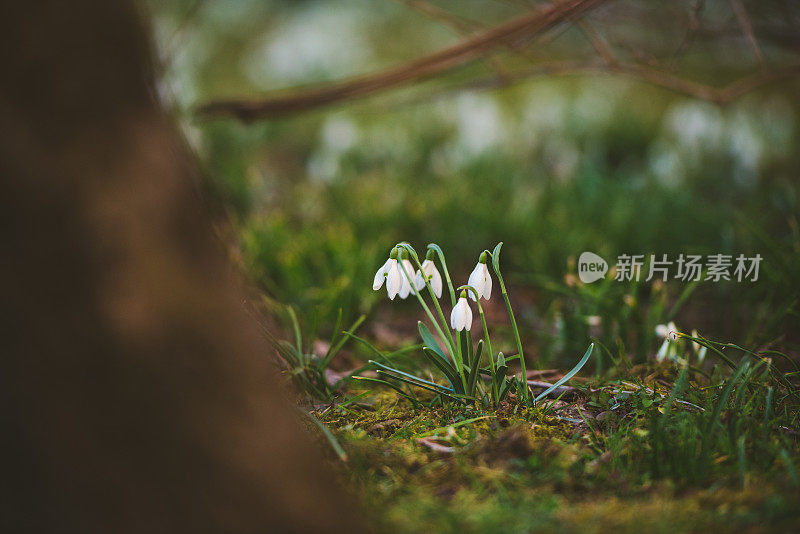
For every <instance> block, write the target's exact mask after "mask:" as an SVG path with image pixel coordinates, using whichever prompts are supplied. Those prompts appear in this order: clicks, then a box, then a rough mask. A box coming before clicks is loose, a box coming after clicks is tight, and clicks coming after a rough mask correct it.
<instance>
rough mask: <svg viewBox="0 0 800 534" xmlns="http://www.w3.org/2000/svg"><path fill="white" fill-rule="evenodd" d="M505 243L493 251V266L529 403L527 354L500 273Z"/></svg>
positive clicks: (524, 393) (525, 399) (525, 395)
mask: <svg viewBox="0 0 800 534" xmlns="http://www.w3.org/2000/svg"><path fill="white" fill-rule="evenodd" d="M502 245H503V243H502V242H501V243H498V245H497V246H496V247H495V249H494V252H493V253H492V266H493V267H494V273H495V274H496V275H497V280H498V281H499V282H500V291H501V292H502V293H503V300H505V302H506V309H507V310H508V316H509V317H510V318H511V329H512V330H513V332H514V341H516V343H517V352H518V353H519V363H520V366H521V367H522V383H523V387H522V399H523V400H524V401H525V404H528V371H527V369H526V368H525V355H524V354H523V353H522V341H521V340H520V338H519V329H518V328H517V320H516V319H515V318H514V311H513V310H512V309H511V301H510V300H509V299H508V292H507V291H506V284H505V282H504V281H503V275H502V274H500V247H501V246H502Z"/></svg>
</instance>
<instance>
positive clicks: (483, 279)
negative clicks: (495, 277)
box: [467, 252, 492, 300]
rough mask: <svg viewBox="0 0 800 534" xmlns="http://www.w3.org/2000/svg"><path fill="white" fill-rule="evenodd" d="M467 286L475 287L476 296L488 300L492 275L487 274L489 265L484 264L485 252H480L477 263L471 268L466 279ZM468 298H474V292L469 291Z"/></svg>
mask: <svg viewBox="0 0 800 534" xmlns="http://www.w3.org/2000/svg"><path fill="white" fill-rule="evenodd" d="M467 285H468V286H472V287H474V288H475V291H477V292H478V297H480V298H484V299H486V300H489V298H490V297H491V296H492V277H491V276H489V267H488V266H487V265H486V253H485V252H484V253H482V254H481V258H480V260H479V261H478V264H477V265H476V266H475V268H474V269H473V270H472V274H470V275H469V280H468V281H467ZM469 298H471V299H472V300H476V299H475V294H474V293H472V292H471V291H470V294H469Z"/></svg>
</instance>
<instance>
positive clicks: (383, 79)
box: [198, 0, 604, 120]
mask: <svg viewBox="0 0 800 534" xmlns="http://www.w3.org/2000/svg"><path fill="white" fill-rule="evenodd" d="M603 1H604V0H568V1H565V2H560V3H558V4H554V5H551V6H549V7H546V8H543V9H540V10H536V11H532V12H530V13H526V14H525V15H522V16H520V17H517V18H515V19H513V20H511V21H510V22H507V23H504V24H501V25H498V26H495V27H493V28H490V29H488V30H486V31H484V32H481V33H479V34H477V35H475V36H474V37H471V38H469V39H466V40H465V41H463V42H461V43H459V44H456V45H454V46H452V47H449V48H445V49H444V50H440V51H438V52H434V53H433V54H429V55H427V56H424V57H422V58H419V59H415V60H412V61H409V62H407V63H403V64H401V65H398V66H396V67H392V68H389V69H387V70H384V71H379V72H376V73H372V74H367V75H363V76H358V77H355V78H351V79H349V80H344V81H341V82H335V83H332V84H329V85H324V86H321V87H316V88H311V89H305V90H299V91H297V90H294V91H291V92H289V93H285V94H282V95H277V96H273V97H267V98H265V99H263V100H224V101H217V102H212V103H210V104H207V105H205V106H202V107H201V108H200V109H199V110H198V112H199V114H200V115H201V116H204V117H236V118H239V119H241V120H255V119H259V118H264V117H274V116H278V115H282V114H286V113H292V112H299V111H304V110H308V109H312V108H315V107H319V106H322V105H325V104H333V103H336V102H340V101H343V100H347V99H354V98H362V97H365V96H368V95H371V94H374V93H377V92H379V91H385V90H387V89H392V88H395V87H400V86H402V85H406V84H408V83H411V82H414V81H418V80H423V79H428V78H432V77H434V76H437V75H440V74H442V73H444V72H448V71H450V70H452V69H453V68H456V67H459V66H461V65H464V64H466V63H468V62H470V61H472V60H474V59H476V58H478V57H480V56H481V55H482V54H484V53H486V52H487V51H489V50H492V49H494V48H495V47H497V46H498V45H503V44H504V43H508V42H514V41H516V40H519V39H522V38H524V37H529V36H531V35H537V34H540V33H541V32H543V31H546V30H548V29H549V28H552V27H553V26H555V25H556V24H558V23H560V22H562V21H565V20H569V19H573V18H575V17H577V16H579V15H581V14H583V13H585V12H586V11H587V10H589V9H591V8H593V7H596V6H597V5H599V4H601V3H602V2H603Z"/></svg>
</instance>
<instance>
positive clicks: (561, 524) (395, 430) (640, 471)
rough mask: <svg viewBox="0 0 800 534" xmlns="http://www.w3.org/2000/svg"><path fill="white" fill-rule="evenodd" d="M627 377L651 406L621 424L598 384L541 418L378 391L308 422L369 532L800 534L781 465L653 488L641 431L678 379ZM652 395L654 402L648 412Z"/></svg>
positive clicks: (626, 410) (719, 460) (661, 373)
mask: <svg viewBox="0 0 800 534" xmlns="http://www.w3.org/2000/svg"><path fill="white" fill-rule="evenodd" d="M637 371H640V374H644V375H646V377H647V382H646V384H647V385H649V386H650V387H649V388H648V390H649V391H650V392H652V393H650V394H648V393H647V390H643V391H644V394H643V395H642V394H641V392H639V393H634V394H632V395H631V396H628V397H625V399H624V402H623V403H622V404H620V406H621V407H622V408H621V410H622V411H621V412H619V413H617V412H618V410H615V411H614V412H613V413H611V412H610V411H609V410H608V409H607V405H608V403H609V399H606V398H603V394H602V393H603V391H605V390H604V389H603V387H604V386H608V384H595V385H594V386H592V385H589V386H581V387H579V388H578V389H579V391H576V395H575V396H574V397H575V398H574V399H571V400H570V402H566V401H564V400H561V401H558V402H556V403H555V404H554V405H553V406H552V407H550V408H549V411H548V413H543V412H544V410H543V409H541V408H540V409H534V410H531V411H529V412H526V411H524V410H520V409H519V408H516V409H515V408H514V406H519V405H518V404H516V403H514V402H510V403H505V404H503V405H502V406H501V407H500V409H498V410H483V409H478V408H475V407H467V406H458V405H454V404H451V405H444V406H440V405H438V404H437V405H435V407H433V408H428V407H421V408H416V409H415V408H413V407H412V406H411V403H410V402H408V401H407V400H406V399H402V398H399V397H398V396H397V395H396V394H395V393H393V392H384V391H380V390H375V391H372V392H370V393H369V395H364V396H362V397H359V399H358V400H356V401H352V402H350V403H349V404H345V405H337V404H332V405H331V406H329V407H326V408H323V409H318V410H316V412H315V413H316V415H317V417H318V418H319V419H320V420H321V421H322V422H323V423H324V424H325V425H326V426H327V427H328V428H329V429H331V430H332V432H333V433H334V435H335V436H336V438H337V439H338V441H339V442H340V443H341V445H342V446H343V448H344V449H345V451H346V452H347V460H346V461H344V462H342V461H340V460H339V459H338V458H336V456H335V455H334V454H332V453H331V454H330V460H331V463H333V464H334V465H336V466H337V470H338V472H339V473H340V476H341V477H342V479H343V480H344V481H345V483H346V484H347V485H348V486H349V487H351V488H352V489H353V490H354V492H355V494H356V495H357V497H358V498H359V499H360V500H361V501H362V503H363V504H364V506H363V509H364V510H365V511H366V513H367V514H368V520H369V521H370V522H371V523H372V524H373V525H374V526H375V528H376V529H377V530H379V531H381V530H389V531H393V532H394V531H397V532H459V533H465V532H501V533H502V532H530V531H535V530H543V531H561V532H578V531H580V532H582V533H586V532H610V531H615V532H687V531H688V532H700V531H708V530H711V529H713V530H715V531H718V532H739V531H747V532H768V531H769V532H771V531H783V532H788V531H798V530H799V529H800V513H799V512H798V510H800V491H798V488H797V486H795V485H794V484H793V483H792V480H791V477H790V476H789V475H788V474H787V472H786V470H785V469H781V468H780V467H781V466H777V467H778V469H776V470H775V471H769V472H759V471H758V470H755V469H752V470H749V471H747V472H746V473H745V476H744V478H742V477H740V476H738V475H737V470H736V461H735V459H731V458H726V457H724V456H716V457H715V458H714V459H713V462H714V464H715V465H716V466H718V467H719V468H720V469H719V471H716V472H715V476H714V480H713V481H712V482H711V483H707V484H687V483H685V482H681V481H680V480H678V479H675V480H674V479H673V478H671V477H670V476H661V477H656V476H654V475H653V472H652V469H651V468H649V467H647V466H648V462H650V461H651V459H650V458H648V448H647V446H644V445H643V443H646V441H647V440H646V437H647V435H648V433H649V430H648V426H647V421H648V420H649V418H651V416H652V415H654V414H655V413H661V412H662V411H663V410H664V408H663V405H662V403H661V402H660V401H659V400H657V399H659V398H661V395H668V394H669V390H670V386H671V383H670V382H668V381H667V380H668V379H670V378H674V373H671V372H670V371H669V370H667V369H660V370H659V369H649V370H646V369H638V370H637ZM671 375H672V376H671ZM626 378H627V379H630V380H637V379H638V377H636V376H631V377H626ZM616 383H617V382H613V384H616ZM613 384H612V385H613ZM645 387H646V386H645ZM592 392H594V393H592ZM347 393H348V395H349V397H350V398H352V397H353V396H357V395H359V394H362V393H365V392H364V391H362V390H358V389H355V390H349V391H347ZM648 395H649V397H650V398H651V399H656V400H655V401H652V402H648V401H647V397H648ZM511 400H512V401H513V399H511ZM617 400H618V399H617ZM614 402H617V401H616V400H615V401H614ZM545 405H546V403H545ZM620 414H621V415H620ZM626 421H627V422H626ZM620 430H624V432H625V433H626V434H627V437H626V438H625V439H623V440H622V443H623V444H624V446H620V445H619V443H620V442H618V441H614V439H613V436H614V433H615V432H618V433H619V432H620ZM320 440H321V442H320V446H321V447H323V448H326V449H327V450H330V446H329V445H328V444H327V442H326V441H325V439H324V438H322V437H321V438H320ZM781 473H783V474H781Z"/></svg>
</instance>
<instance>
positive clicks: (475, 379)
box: [360, 242, 593, 407]
mask: <svg viewBox="0 0 800 534" xmlns="http://www.w3.org/2000/svg"><path fill="white" fill-rule="evenodd" d="M502 245H503V243H499V244H498V245H497V246H496V247H495V248H494V250H493V251H492V252H489V250H484V251H483V252H481V253H480V255H479V256H478V261H477V263H476V265H475V268H474V269H473V270H472V273H471V274H470V276H469V279H468V280H467V283H466V284H464V285H461V286H458V287H456V286H454V285H453V282H452V280H451V277H450V273H449V271H448V270H447V262H446V261H445V257H444V252H442V249H441V247H439V246H438V245H436V244H435V243H432V244H430V245H428V247H427V251H426V254H425V258H424V260H422V261H420V257H419V256H418V255H417V252H416V251H415V250H414V248H413V247H412V246H411V245H409V244H408V243H406V242H403V243H398V244H397V245H395V246H394V247H392V250H391V252H390V253H389V258H388V259H387V260H386V262H385V263H384V264H383V265H382V266H381V267H380V269H378V271H377V272H376V273H375V279H374V281H373V285H372V288H373V289H374V290H376V291H378V290H381V289H382V288H383V287H384V286H385V288H386V292H387V295H388V296H389V298H390V299H391V300H394V298H395V297H397V296H400V298H407V297H409V296H411V295H413V296H414V297H415V298H416V299H417V300H418V301H419V304H420V306H421V307H422V309H423V311H424V312H425V314H426V315H427V317H428V320H429V321H430V323H431V324H432V325H433V328H434V331H435V334H434V332H431V330H430V328H429V327H428V326H427V325H426V324H425V323H423V322H422V321H420V322H419V323H418V328H419V333H420V336H421V337H422V342H423V349H422V353H423V354H424V355H425V357H426V358H427V360H428V361H429V362H430V363H431V364H433V366H434V367H436V368H437V369H438V370H439V371H441V373H442V374H443V375H444V377H445V378H446V380H447V384H446V385H445V384H441V383H438V382H434V381H431V380H426V379H424V378H421V377H419V376H414V375H412V374H409V373H406V372H404V371H401V370H399V369H396V368H394V367H392V366H391V365H389V363H388V362H385V363H384V362H379V361H372V362H371V363H372V364H373V365H374V366H375V367H376V368H377V370H378V373H379V375H380V376H381V378H382V379H383V380H381V379H372V378H363V377H360V378H361V379H363V380H371V381H373V382H380V383H383V384H385V385H388V386H390V387H393V388H394V389H395V390H397V391H398V392H399V393H401V394H402V395H404V396H406V397H408V398H409V399H410V400H412V402H414V403H415V404H416V403H417V402H418V401H417V400H416V399H415V398H414V397H413V396H411V395H409V394H408V393H406V392H405V391H404V390H403V389H402V388H401V387H400V386H399V384H398V383H405V384H408V385H411V386H413V387H416V388H421V389H425V390H429V391H432V392H434V393H436V394H437V396H436V398H435V399H434V401H435V400H436V399H449V400H451V401H455V402H464V403H467V402H472V403H480V404H482V405H483V406H493V407H496V406H497V405H498V404H499V403H500V401H502V400H503V399H505V398H506V397H507V396H508V394H509V392H511V391H515V392H516V394H517V398H518V399H520V401H521V402H522V403H523V404H524V405H526V406H530V405H533V404H535V403H536V402H538V401H539V400H540V399H542V398H544V397H545V396H546V395H547V394H549V393H550V392H551V391H552V390H554V389H555V388H557V387H558V386H560V385H561V384H563V383H564V382H566V381H567V380H569V379H570V378H572V376H574V375H575V374H576V373H577V372H578V371H579V370H580V369H581V368H582V367H583V366H584V365H585V364H586V362H587V361H588V359H589V356H590V355H591V352H592V348H593V345H590V346H589V348H588V349H587V350H586V353H585V354H584V356H583V358H581V360H580V361H579V362H578V364H577V365H576V366H575V367H574V368H573V369H572V370H571V371H570V372H569V373H567V374H566V375H564V377H563V378H562V379H561V380H559V381H558V382H556V383H555V384H553V386H552V387H550V388H548V389H546V390H545V391H543V392H542V393H540V394H539V395H538V396H536V397H533V396H532V395H531V394H530V392H529V390H528V386H527V379H526V376H527V372H526V367H525V357H524V354H523V350H522V342H521V340H520V336H519V329H518V328H517V321H516V318H515V317H514V311H513V310H512V308H511V301H510V300H509V297H508V292H507V290H506V285H505V282H504V280H503V275H502V273H501V271H500V249H501V247H502ZM437 262H438V266H437ZM489 265H491V267H492V271H494V276H496V277H497V282H498V284H499V286H500V294H501V295H502V297H503V301H504V302H505V307H506V310H507V312H508V316H509V319H510V321H511V329H512V332H513V335H514V341H515V344H516V351H517V354H516V355H514V356H510V357H507V356H505V355H504V354H503V352H497V353H495V352H494V349H493V347H492V342H491V338H490V336H489V326H488V325H487V323H486V316H485V315H484V313H483V307H482V306H481V301H482V300H489V299H490V298H491V296H492V286H493V280H492V273H491V271H490V269H489ZM440 269H441V270H440ZM445 284H446V285H447V290H448V293H449V297H450V309H451V311H450V316H449V319H450V320H449V321H448V320H447V318H446V315H445V313H444V311H443V309H442V303H441V302H440V300H441V299H442V293H443V289H444V285H445ZM470 299H471V300H472V303H473V304H470ZM431 305H432V307H431ZM473 305H474V306H475V307H476V309H477V312H478V316H479V317H480V324H481V331H480V333H479V334H478V335H477V336H476V337H478V340H477V343H476V342H475V340H474V339H473V333H472V323H473V310H472V306H473ZM481 335H482V337H481ZM484 355H485V356H484ZM514 360H518V361H519V365H520V370H521V372H520V373H519V374H518V375H517V374H516V373H511V374H510V373H509V363H511V362H512V361H514Z"/></svg>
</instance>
